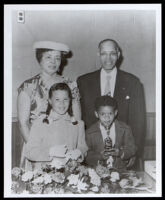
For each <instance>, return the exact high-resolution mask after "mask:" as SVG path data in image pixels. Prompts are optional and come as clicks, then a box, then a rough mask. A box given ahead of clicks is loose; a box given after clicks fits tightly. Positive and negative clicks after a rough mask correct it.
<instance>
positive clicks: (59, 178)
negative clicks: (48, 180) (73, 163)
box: [52, 172, 65, 183]
mask: <svg viewBox="0 0 165 200" xmlns="http://www.w3.org/2000/svg"><path fill="white" fill-rule="evenodd" d="M52 179H53V180H54V181H55V182H56V183H63V182H64V180H65V176H64V174H63V173H61V172H56V173H55V174H53V175H52Z"/></svg>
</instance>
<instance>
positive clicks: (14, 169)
mask: <svg viewBox="0 0 165 200" xmlns="http://www.w3.org/2000/svg"><path fill="white" fill-rule="evenodd" d="M21 172H22V170H21V169H20V168H18V167H14V168H13V169H12V171H11V173H12V175H14V176H15V177H16V178H18V177H19V175H20V174H21Z"/></svg>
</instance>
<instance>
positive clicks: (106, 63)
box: [99, 41, 120, 72]
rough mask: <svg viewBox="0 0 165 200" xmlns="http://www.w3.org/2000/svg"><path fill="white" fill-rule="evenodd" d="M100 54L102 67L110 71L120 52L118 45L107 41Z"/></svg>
mask: <svg viewBox="0 0 165 200" xmlns="http://www.w3.org/2000/svg"><path fill="white" fill-rule="evenodd" d="M99 56H100V62H101V65H102V68H103V69H104V70H105V71H107V72H110V71H111V70H112V69H113V68H114V67H115V65H116V62H117V60H118V58H119V56H120V52H119V51H117V49H116V45H115V44H114V43H113V42H111V41H107V42H104V43H103V44H102V45H101V47H100V52H99Z"/></svg>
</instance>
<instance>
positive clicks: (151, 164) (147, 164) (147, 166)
mask: <svg viewBox="0 0 165 200" xmlns="http://www.w3.org/2000/svg"><path fill="white" fill-rule="evenodd" d="M144 171H145V172H146V173H148V174H149V175H150V176H151V177H152V178H153V179H155V180H156V161H155V160H147V161H144Z"/></svg>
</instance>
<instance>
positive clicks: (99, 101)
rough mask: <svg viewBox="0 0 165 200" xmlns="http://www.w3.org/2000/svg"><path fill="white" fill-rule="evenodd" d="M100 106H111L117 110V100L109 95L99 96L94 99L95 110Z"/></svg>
mask: <svg viewBox="0 0 165 200" xmlns="http://www.w3.org/2000/svg"><path fill="white" fill-rule="evenodd" d="M101 106H111V107H113V108H114V110H117V101H116V99H114V98H113V97H110V96H100V97H97V98H96V100H95V110H96V111H98V110H99V108H100V107H101Z"/></svg>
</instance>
